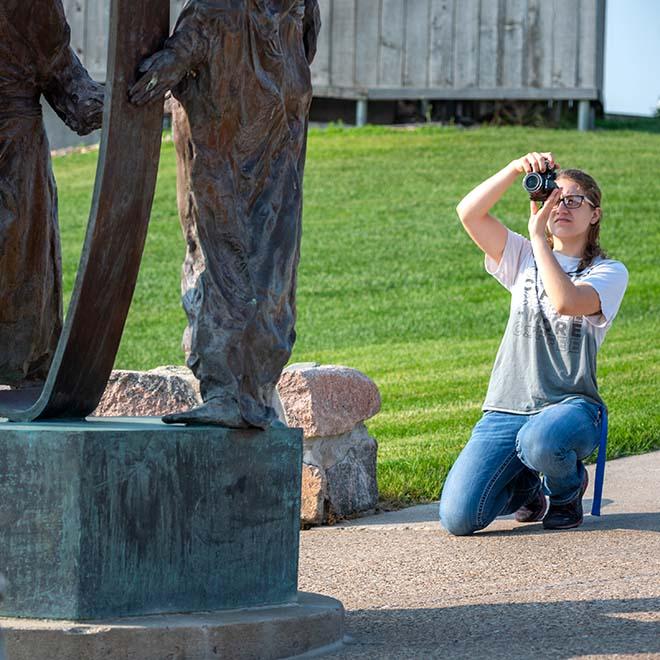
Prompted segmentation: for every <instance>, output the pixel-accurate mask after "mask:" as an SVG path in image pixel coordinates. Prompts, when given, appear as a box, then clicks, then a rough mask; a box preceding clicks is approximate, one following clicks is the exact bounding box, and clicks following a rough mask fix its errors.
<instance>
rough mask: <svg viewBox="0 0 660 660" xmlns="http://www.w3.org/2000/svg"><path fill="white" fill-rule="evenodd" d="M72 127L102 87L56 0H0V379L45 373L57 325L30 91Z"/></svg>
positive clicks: (41, 137)
mask: <svg viewBox="0 0 660 660" xmlns="http://www.w3.org/2000/svg"><path fill="white" fill-rule="evenodd" d="M42 95H43V96H44V97H45V98H46V100H47V101H48V103H49V104H50V105H51V106H52V107H53V109H54V110H55V111H56V112H57V114H58V115H59V116H60V117H61V118H62V119H63V120H64V121H65V122H66V124H67V125H68V126H69V127H70V128H72V129H73V130H75V131H76V132H77V133H79V134H80V135H85V134H87V133H89V132H91V131H92V130H94V129H96V128H98V127H99V126H100V125H101V119H102V114H103V86H102V85H100V84H98V83H95V82H94V81H93V80H92V79H91V78H90V77H89V75H88V74H87V72H86V71H85V69H84V67H83V66H82V64H81V63H80V60H79V59H78V58H77V57H76V54H75V53H74V52H73V50H72V49H71V47H70V45H69V26H68V25H67V22H66V19H65V17H64V10H63V8H62V3H61V0H2V2H1V3H0V296H2V304H0V383H2V384H5V385H12V386H18V387H21V386H27V385H30V384H35V383H39V382H42V381H44V380H45V378H46V375H47V374H48V368H49V366H50V363H51V361H52V358H53V354H54V351H55V347H56V345H57V341H58V338H59V335H60V332H61V329H62V283H61V260H60V244H59V230H58V221H57V192H56V188H55V180H54V178H53V174H52V170H51V163H50V152H49V147H48V140H47V139H46V134H45V131H44V127H43V122H42V117H41V106H40V104H39V99H40V97H41V96H42Z"/></svg>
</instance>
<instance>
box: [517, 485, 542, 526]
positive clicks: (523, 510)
mask: <svg viewBox="0 0 660 660" xmlns="http://www.w3.org/2000/svg"><path fill="white" fill-rule="evenodd" d="M547 510H548V500H547V499H546V497H545V495H544V494H543V490H542V489H541V488H539V489H538V491H536V494H535V495H534V497H533V498H532V499H531V500H530V501H529V502H527V504H523V506H521V507H520V508H519V509H518V511H516V513H515V519H516V520H517V521H518V522H520V523H528V522H538V521H539V520H543V516H545V513H546V511H547Z"/></svg>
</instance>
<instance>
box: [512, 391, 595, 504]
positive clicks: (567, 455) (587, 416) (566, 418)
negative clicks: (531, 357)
mask: <svg viewBox="0 0 660 660" xmlns="http://www.w3.org/2000/svg"><path fill="white" fill-rule="evenodd" d="M601 423H602V420H601V416H600V408H599V406H598V405H596V404H595V403H590V402H588V401H585V400H584V399H569V400H568V401H565V402H564V403H560V404H557V405H554V406H551V407H549V408H546V409H545V410H542V411H541V412H540V413H538V414H537V415H534V416H533V417H532V418H531V419H530V420H529V423H528V424H526V425H525V426H524V427H523V428H522V429H521V430H520V433H519V434H518V440H517V449H518V457H519V458H520V460H521V461H522V462H523V463H524V464H525V465H526V466H527V467H529V468H530V469H532V470H536V471H538V472H543V475H544V482H545V488H546V491H547V493H548V495H549V496H550V502H551V503H552V504H565V503H566V502H570V501H572V500H575V498H576V497H578V495H579V494H580V489H581V487H582V480H583V478H584V466H583V465H582V463H581V460H582V459H583V458H586V457H587V456H589V454H591V452H593V450H594V449H595V448H596V446H597V444H598V440H599V438H600V426H601Z"/></svg>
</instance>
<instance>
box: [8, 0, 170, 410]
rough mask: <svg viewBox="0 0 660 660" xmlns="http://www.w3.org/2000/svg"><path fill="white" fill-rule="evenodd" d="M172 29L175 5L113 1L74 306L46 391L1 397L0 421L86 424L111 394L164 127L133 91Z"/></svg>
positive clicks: (163, 0)
mask: <svg viewBox="0 0 660 660" xmlns="http://www.w3.org/2000/svg"><path fill="white" fill-rule="evenodd" d="M168 30H169V0H113V2H112V9H111V13H110V46H109V52H108V75H107V80H108V85H107V87H106V102H105V110H104V115H103V134H102V138H101V150H100V153H99V162H98V167H97V172H96V183H95V187H94V199H93V202H92V209H91V213H90V220H89V224H88V227H87V235H86V237H85V243H84V246H83V251H82V256H81V259H80V265H79V267H78V275H77V277H76V283H75V287H74V290H73V295H72V298H71V303H70V305H69V309H68V313H67V316H66V320H65V323H64V328H63V330H62V334H61V336H60V339H59V343H58V346H57V351H56V353H55V356H54V358H53V362H52V364H51V367H50V371H49V373H48V378H47V380H46V382H45V384H44V386H43V388H34V389H21V390H6V391H1V392H0V417H8V418H9V419H10V420H12V421H32V420H36V419H49V418H83V417H85V416H86V415H89V414H90V413H91V412H92V411H93V410H94V409H95V408H96V406H97V405H98V402H99V401H100V399H101V396H102V395H103V391H104V389H105V386H106V383H107V380H108V377H109V376H110V372H111V371H112V367H113V365H114V361H115V357H116V355H117V350H118V348H119V342H120V340H121V335H122V332H123V329H124V324H125V322H126V316H127V315H128V309H129V307H130V304H131V299H132V297H133V291H134V290H135V283H136V280H137V276H138V271H139V269H140V261H141V259H142V251H143V248H144V241H145V239H146V235H147V227H148V225H149V216H150V214H151V205H152V202H153V197H154V190H155V187H156V174H157V171H158V160H159V156H160V142H161V129H162V120H163V104H162V103H161V102H157V103H153V104H151V105H150V106H147V107H146V108H137V107H135V106H133V105H132V104H131V103H130V102H129V100H128V89H129V88H130V86H131V85H132V84H133V83H134V82H135V79H136V74H137V71H138V65H139V64H140V62H141V61H142V60H143V59H144V58H145V57H146V56H147V55H148V54H150V53H153V52H154V51H155V50H158V49H160V48H161V47H162V44H163V42H164V41H165V39H166V37H167V34H168Z"/></svg>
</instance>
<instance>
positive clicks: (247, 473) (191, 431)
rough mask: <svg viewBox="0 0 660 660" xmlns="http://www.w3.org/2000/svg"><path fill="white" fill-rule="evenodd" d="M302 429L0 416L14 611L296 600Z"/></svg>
mask: <svg viewBox="0 0 660 660" xmlns="http://www.w3.org/2000/svg"><path fill="white" fill-rule="evenodd" d="M301 464H302V432H301V431H299V430H296V429H286V428H277V429H275V428H273V429H270V430H268V431H257V430H249V431H238V430H231V429H224V428H219V427H213V426H197V427H185V426H168V425H165V424H162V423H161V422H160V421H159V420H157V419H148V418H145V419H140V418H135V419H130V420H129V419H109V418H108V419H101V418H97V419H93V420H90V421H86V422H48V423H31V424H15V423H2V424H0V573H4V574H5V576H6V578H7V580H8V585H7V590H6V594H5V600H4V602H3V603H2V604H1V605H0V616H12V617H29V618H52V619H69V620H86V619H95V618H101V617H109V616H133V615H140V614H154V613H172V612H192V611H204V610H221V609H235V608H241V607H255V606H261V605H264V606H265V605H277V604H283V603H289V602H295V600H296V593H297V571H298V536H299V527H300V479H301Z"/></svg>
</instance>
